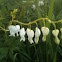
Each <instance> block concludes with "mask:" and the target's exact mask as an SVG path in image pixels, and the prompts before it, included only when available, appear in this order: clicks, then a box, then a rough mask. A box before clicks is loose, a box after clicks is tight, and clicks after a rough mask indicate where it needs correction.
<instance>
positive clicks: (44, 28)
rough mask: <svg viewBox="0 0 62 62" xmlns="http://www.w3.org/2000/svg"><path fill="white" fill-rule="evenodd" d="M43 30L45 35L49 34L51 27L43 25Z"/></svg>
mask: <svg viewBox="0 0 62 62" xmlns="http://www.w3.org/2000/svg"><path fill="white" fill-rule="evenodd" d="M41 31H42V33H43V35H44V36H47V35H48V34H49V28H47V27H42V28H41Z"/></svg>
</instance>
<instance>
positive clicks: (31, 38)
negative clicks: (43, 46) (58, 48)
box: [27, 28, 34, 44]
mask: <svg viewBox="0 0 62 62" xmlns="http://www.w3.org/2000/svg"><path fill="white" fill-rule="evenodd" d="M27 36H28V40H29V42H30V44H32V43H34V41H33V37H34V31H33V30H31V29H29V28H27Z"/></svg>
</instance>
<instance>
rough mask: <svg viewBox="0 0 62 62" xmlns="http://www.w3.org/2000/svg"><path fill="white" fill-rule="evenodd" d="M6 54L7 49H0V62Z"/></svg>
mask: <svg viewBox="0 0 62 62" xmlns="http://www.w3.org/2000/svg"><path fill="white" fill-rule="evenodd" d="M7 53H8V48H5V47H4V48H0V60H1V59H2V58H4V57H6V55H7Z"/></svg>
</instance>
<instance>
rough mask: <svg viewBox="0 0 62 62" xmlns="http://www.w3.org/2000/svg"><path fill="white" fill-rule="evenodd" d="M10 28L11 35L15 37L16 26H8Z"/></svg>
mask: <svg viewBox="0 0 62 62" xmlns="http://www.w3.org/2000/svg"><path fill="white" fill-rule="evenodd" d="M8 29H9V31H10V35H9V36H14V37H15V30H16V29H15V26H13V25H10V26H9V27H8Z"/></svg>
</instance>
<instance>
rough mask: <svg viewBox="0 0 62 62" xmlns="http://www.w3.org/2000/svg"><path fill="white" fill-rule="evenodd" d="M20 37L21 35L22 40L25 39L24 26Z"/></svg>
mask: <svg viewBox="0 0 62 62" xmlns="http://www.w3.org/2000/svg"><path fill="white" fill-rule="evenodd" d="M20 37H21V39H20V41H22V40H23V41H25V29H24V28H22V29H20Z"/></svg>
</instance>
